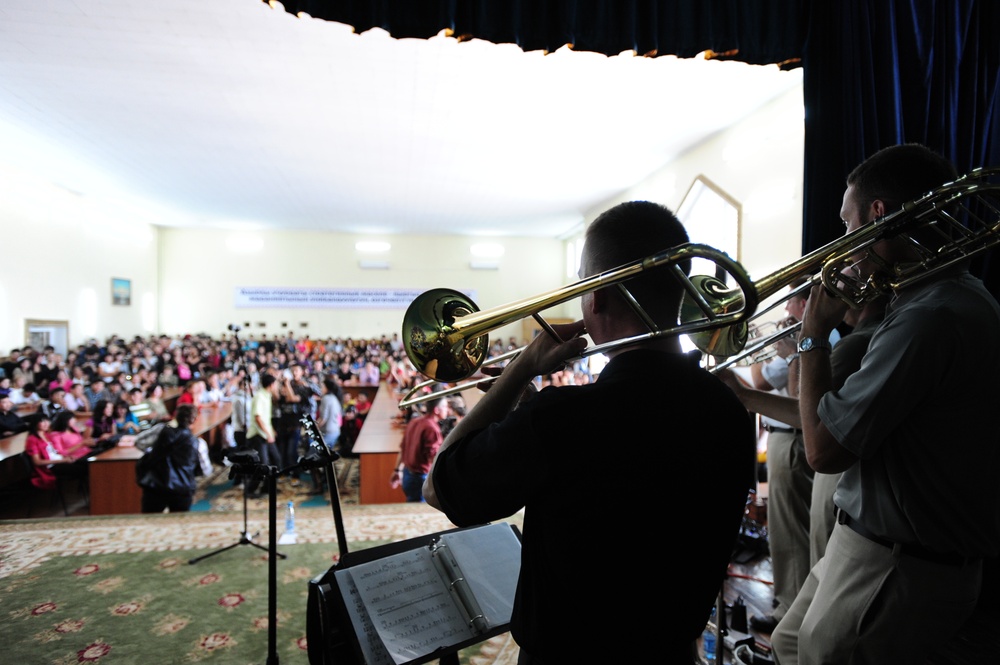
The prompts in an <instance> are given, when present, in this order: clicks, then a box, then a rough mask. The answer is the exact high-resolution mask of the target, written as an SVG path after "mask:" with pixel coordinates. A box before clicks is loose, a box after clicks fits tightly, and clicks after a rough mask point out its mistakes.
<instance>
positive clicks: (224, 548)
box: [188, 541, 243, 564]
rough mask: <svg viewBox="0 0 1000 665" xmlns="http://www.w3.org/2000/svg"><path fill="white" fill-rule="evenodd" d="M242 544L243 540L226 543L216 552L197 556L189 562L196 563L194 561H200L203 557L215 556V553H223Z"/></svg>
mask: <svg viewBox="0 0 1000 665" xmlns="http://www.w3.org/2000/svg"><path fill="white" fill-rule="evenodd" d="M242 544H243V542H242V541H240V542H238V543H233V544H232V545H226V546H225V547H223V548H222V549H221V550H215V551H214V552H209V553H208V554H202V555H201V556H197V557H195V558H193V559H191V560H190V561H188V563H189V564H194V563H198V562H199V561H201V560H202V559H207V558H208V557H210V556H213V555H215V554H221V553H222V552H225V551H227V550H231V549H233V548H234V547H239V546H240V545H242Z"/></svg>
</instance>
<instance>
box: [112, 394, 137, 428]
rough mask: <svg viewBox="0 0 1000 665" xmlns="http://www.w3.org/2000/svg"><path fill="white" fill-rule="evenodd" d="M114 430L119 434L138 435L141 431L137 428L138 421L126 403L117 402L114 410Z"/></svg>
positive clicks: (123, 401)
mask: <svg viewBox="0 0 1000 665" xmlns="http://www.w3.org/2000/svg"><path fill="white" fill-rule="evenodd" d="M114 419H115V430H116V431H118V432H119V433H121V434H138V433H139V432H140V431H142V428H141V427H139V419H138V418H136V416H135V414H134V413H132V410H131V409H130V408H129V404H128V402H126V401H125V400H118V401H116V402H115V408H114Z"/></svg>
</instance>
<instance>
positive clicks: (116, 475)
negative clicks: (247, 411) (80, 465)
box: [87, 402, 233, 515]
mask: <svg viewBox="0 0 1000 665" xmlns="http://www.w3.org/2000/svg"><path fill="white" fill-rule="evenodd" d="M232 413H233V405H232V404H231V403H229V402H223V403H222V404H221V405H219V406H217V407H207V408H203V409H201V410H200V412H199V414H198V420H196V421H195V422H194V425H192V426H191V432H192V433H193V434H194V435H195V436H196V437H203V438H204V439H205V441H206V442H207V443H208V445H209V447H212V446H213V445H217V444H218V443H219V442H220V441H221V436H222V433H223V430H224V429H225V425H226V423H227V422H229V417H230V416H231V415H232ZM168 427H169V425H168ZM142 455H143V451H142V450H140V449H138V448H135V447H134V446H119V447H117V448H112V449H111V450H106V451H104V452H103V453H101V454H99V455H96V456H94V457H91V458H90V459H89V460H88V462H90V463H89V464H88V465H87V466H88V469H89V471H90V514H91V515H122V514H131V513H141V512H142V488H141V487H139V485H138V484H137V483H136V482H135V463H136V461H137V460H138V459H139V458H140V457H142Z"/></svg>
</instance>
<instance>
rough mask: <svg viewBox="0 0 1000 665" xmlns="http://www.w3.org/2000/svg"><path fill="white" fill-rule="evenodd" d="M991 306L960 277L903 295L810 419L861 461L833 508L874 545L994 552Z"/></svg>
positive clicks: (995, 329) (998, 524) (996, 329)
mask: <svg viewBox="0 0 1000 665" xmlns="http://www.w3.org/2000/svg"><path fill="white" fill-rule="evenodd" d="M997 339H1000V306H998V305H997V302H996V300H995V299H994V298H993V297H992V296H991V295H990V294H989V293H988V292H987V291H986V289H985V288H984V286H983V284H982V282H980V281H979V280H978V279H976V278H974V277H972V276H971V275H969V274H968V273H964V272H963V273H960V274H958V275H955V276H950V277H943V278H939V279H935V280H934V281H931V282H928V283H920V284H917V285H914V286H911V287H909V288H908V289H906V290H905V291H903V292H902V293H901V294H900V295H899V296H898V297H897V298H896V299H895V300H894V301H893V302H892V303H891V304H890V307H889V309H888V311H887V313H886V317H885V320H884V321H883V322H882V324H881V325H880V326H879V328H878V330H876V331H875V334H874V336H873V337H872V340H871V343H870V344H869V347H868V353H867V354H866V355H865V357H864V360H863V361H862V364H861V368H860V370H858V371H857V372H855V373H854V374H852V375H851V376H850V377H849V378H848V379H847V381H846V383H845V384H844V386H843V388H842V389H841V390H835V391H831V392H829V393H827V394H826V395H824V396H823V397H822V399H821V400H820V403H819V416H820V418H821V419H822V421H823V423H824V424H825V425H826V427H827V429H829V430H830V432H831V434H832V435H833V436H834V437H835V438H836V439H837V440H838V441H839V442H840V444H841V445H842V446H844V447H845V448H847V449H848V450H850V451H851V452H852V453H854V454H855V455H857V456H858V457H859V458H860V459H859V461H858V462H857V463H856V464H854V465H853V466H851V467H850V468H848V469H847V470H846V471H844V474H843V476H842V478H841V481H840V484H839V486H838V488H837V491H836V493H835V495H834V502H835V503H836V504H837V506H839V507H840V508H841V509H843V510H845V511H846V512H847V513H848V514H849V515H851V516H852V517H854V518H855V519H857V520H858V521H859V522H861V523H862V524H864V525H865V526H866V527H867V528H868V529H869V530H871V531H873V532H874V533H875V534H877V535H879V536H882V537H884V538H887V539H889V540H892V541H894V542H901V543H919V544H921V545H923V546H924V547H926V548H928V549H932V550H936V551H940V552H947V553H958V554H961V555H963V556H969V557H975V556H995V555H996V554H997V553H998V552H1000V483H998V482H997V478H1000V429H998V428H997V426H996V422H995V417H994V411H995V410H996V408H997V404H1000V382H998V381H997V378H996V377H997V376H998V374H1000V346H998V345H997V344H994V343H985V342H984V340H997Z"/></svg>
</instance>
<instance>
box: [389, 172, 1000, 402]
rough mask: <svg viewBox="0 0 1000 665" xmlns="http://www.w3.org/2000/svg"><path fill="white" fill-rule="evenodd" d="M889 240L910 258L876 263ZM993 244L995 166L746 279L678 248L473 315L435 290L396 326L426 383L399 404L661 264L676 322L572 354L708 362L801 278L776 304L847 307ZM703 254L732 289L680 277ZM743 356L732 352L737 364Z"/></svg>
mask: <svg viewBox="0 0 1000 665" xmlns="http://www.w3.org/2000/svg"><path fill="white" fill-rule="evenodd" d="M918 229H929V230H930V231H931V232H933V233H936V234H939V235H940V236H941V237H942V238H947V242H946V243H944V244H943V245H942V246H941V247H939V248H931V247H928V246H926V244H924V243H921V242H920V241H919V240H918V239H917V238H915V237H914V236H913V235H912V233H913V232H914V231H916V230H918ZM893 238H898V239H901V240H902V241H904V242H906V243H907V244H908V245H910V246H911V247H913V248H914V249H915V251H916V252H917V254H918V255H919V257H920V258H919V260H917V261H914V262H912V263H908V264H905V265H895V266H890V265H887V264H886V263H885V262H884V261H882V260H881V259H880V258H879V257H878V255H877V253H876V252H874V251H873V249H872V248H873V246H874V245H876V244H877V243H879V242H881V241H883V240H889V239H893ZM998 243H1000V168H989V169H987V168H979V169H976V170H974V171H971V172H969V173H968V174H966V175H964V176H962V177H960V178H958V179H956V180H955V181H953V182H950V183H945V184H944V185H941V186H940V187H938V188H936V189H934V190H932V191H931V192H928V193H927V194H925V195H924V196H922V197H921V198H919V199H916V200H914V201H911V202H909V203H906V204H904V205H903V207H902V208H901V209H900V210H898V211H896V212H894V213H892V214H889V215H886V216H885V217H882V218H880V219H877V220H875V221H873V222H871V223H869V224H866V225H864V226H862V227H861V228H859V229H856V230H855V231H853V232H851V233H849V234H846V235H844V236H843V237H841V238H838V239H837V240H834V241H833V242H830V243H828V244H826V245H824V246H823V247H820V248H819V249H816V250H814V251H812V252H810V253H809V254H806V255H805V256H803V257H802V258H800V259H798V260H797V261H795V262H793V263H791V264H789V265H787V266H785V267H783V268H780V269H778V270H776V271H775V272H772V273H770V274H769V275H766V276H764V277H763V278H761V279H760V280H757V281H754V282H752V283H751V282H749V277H747V276H746V273H745V272H744V271H743V268H742V267H741V266H740V265H739V264H738V263H736V262H735V261H732V260H731V259H729V257H728V256H726V255H725V254H724V253H722V252H719V251H718V250H714V249H712V248H710V247H707V246H704V245H681V246H679V247H677V248H674V249H670V250H665V251H663V252H660V253H659V254H655V255H653V256H650V257H647V258H645V259H641V260H639V261H636V262H633V263H631V264H627V265H625V266H622V267H620V268H617V269H615V270H611V271H608V272H605V273H602V274H600V275H596V276H594V277H589V278H587V279H584V280H582V281H580V282H577V283H576V284H573V285H570V286H568V287H564V288H563V289H560V290H558V291H555V292H552V293H549V294H544V295H542V296H537V297H535V298H529V299H526V300H522V301H518V302H516V303H513V304H511V305H508V306H506V307H501V308H497V309H493V310H485V311H482V312H478V311H477V309H476V307H475V305H474V304H473V303H472V302H471V301H469V300H468V299H467V298H465V296H463V295H462V294H460V293H456V292H454V291H448V290H445V289H436V290H433V291H429V292H427V293H426V294H422V295H421V296H418V298H417V299H416V300H415V301H414V302H413V304H411V305H410V309H408V310H407V313H406V317H405V318H404V325H403V338H404V343H405V344H406V351H407V353H408V354H409V356H410V360H411V361H412V362H413V364H414V366H415V367H416V368H417V369H418V370H419V371H420V372H421V373H423V374H424V375H425V376H428V377H430V378H431V379H433V381H429V382H425V383H422V384H420V385H419V386H417V387H416V388H414V389H413V390H411V391H410V393H409V394H408V395H407V396H406V397H405V398H404V400H403V401H402V402H400V407H401V408H403V407H405V406H409V405H410V404H414V403H416V402H419V401H425V400H426V399H428V397H429V396H424V397H422V398H417V399H410V396H412V395H413V394H414V393H415V392H417V391H418V390H421V389H423V388H425V387H427V386H428V385H429V384H432V383H435V382H436V381H442V382H455V381H461V380H462V379H465V378H467V377H468V376H471V375H472V374H474V373H475V371H476V370H477V369H478V368H479V367H480V366H481V365H482V364H484V361H485V351H486V346H487V339H486V335H485V333H486V332H487V331H489V330H493V329H495V328H499V327H501V326H503V325H506V324H507V323H511V322H513V321H515V320H518V319H520V318H523V317H524V316H527V315H529V314H530V315H532V316H535V318H536V319H537V320H539V323H540V324H541V325H542V327H543V328H545V329H546V330H547V331H549V333H550V334H554V333H552V330H551V328H550V327H549V326H548V325H547V324H546V323H545V322H544V321H542V320H541V319H540V317H538V316H537V313H538V312H540V311H542V310H544V309H546V308H548V307H551V306H553V305H556V304H559V303H562V302H565V301H567V300H569V299H571V298H574V297H576V296H579V295H583V294H584V293H588V292H590V291H593V290H596V289H599V288H604V287H605V286H609V285H612V284H617V285H618V286H619V288H620V289H622V290H623V292H624V293H626V294H627V289H624V287H623V286H622V285H621V284H620V283H621V282H623V281H625V280H627V279H629V278H630V277H634V276H635V275H636V274H637V273H638V272H640V271H642V270H644V269H647V268H651V267H656V266H659V265H670V266H671V267H672V268H673V270H674V272H675V273H679V274H680V276H681V277H683V279H682V284H683V285H684V289H685V292H686V295H685V298H684V300H683V302H682V303H681V313H680V321H681V324H680V325H679V326H677V327H675V328H671V329H667V330H653V328H652V327H651V332H650V333H648V334H645V335H640V336H636V337H632V338H627V339H623V340H617V341H615V342H608V343H607V344H602V345H598V346H595V347H591V348H588V349H587V350H586V351H585V353H584V354H583V356H581V357H584V356H587V355H592V354H594V353H601V352H603V351H607V350H609V348H617V347H620V346H624V345H628V344H634V343H636V342H639V341H642V340H644V339H648V338H650V337H655V336H658V335H667V334H674V335H678V334H688V335H689V337H690V339H691V341H692V342H693V343H694V344H695V346H697V347H698V348H699V349H700V350H701V351H702V352H704V353H707V354H709V355H712V356H714V357H716V358H723V359H725V358H730V357H731V356H733V355H734V354H737V353H739V352H740V351H742V350H743V349H744V348H745V347H746V343H747V339H748V337H749V330H748V324H749V322H751V321H752V320H753V319H755V318H759V316H760V315H761V314H763V313H764V312H766V311H767V310H768V309H771V308H773V306H774V305H772V306H771V307H768V308H767V309H765V310H762V311H760V312H757V311H756V310H757V306H758V304H759V303H761V302H764V301H765V300H767V299H768V298H770V297H771V296H773V295H775V294H776V293H778V292H779V291H780V290H781V289H782V288H784V287H786V286H789V285H791V284H795V283H796V282H800V281H802V282H803V283H802V284H800V285H799V286H798V287H797V288H796V289H793V290H791V291H790V292H789V293H788V294H786V295H785V296H784V298H783V299H782V300H779V301H778V302H779V303H780V302H783V301H784V300H787V299H788V298H789V297H791V296H792V295H794V294H796V293H800V292H801V291H802V290H805V289H809V288H811V287H812V286H813V285H814V284H815V283H817V282H822V284H823V286H824V287H825V288H826V289H827V290H828V291H829V292H830V293H832V294H834V295H836V296H837V297H839V298H841V299H842V300H844V301H845V302H846V303H848V304H849V305H850V306H852V307H855V308H859V307H862V306H863V305H864V304H865V303H867V302H868V301H870V300H874V299H875V298H876V297H878V296H880V295H883V294H886V293H889V292H891V291H894V290H898V289H901V288H904V287H906V286H908V285H910V284H912V283H914V282H917V281H919V280H921V279H925V278H927V277H929V276H931V275H934V274H936V273H938V272H940V271H941V270H944V269H946V268H948V267H950V266H952V265H955V264H957V263H960V262H963V261H967V260H969V259H971V258H972V257H974V256H976V255H978V254H980V253H982V252H985V251H987V250H990V249H992V248H993V247H995V246H996V245H997V244H998ZM702 252H704V254H703V256H704V257H705V258H709V259H710V260H713V261H716V263H717V264H718V265H720V266H721V267H723V268H724V269H725V270H726V271H727V272H728V273H729V274H730V275H732V276H733V277H734V279H735V281H736V282H737V285H738V288H735V289H727V288H726V287H725V285H724V284H723V283H722V282H721V281H719V280H718V279H716V278H714V277H707V276H703V275H699V276H694V277H692V278H690V279H688V278H687V277H686V276H684V275H683V271H681V270H680V268H679V267H678V266H677V263H679V262H680V261H682V260H685V259H687V258H692V257H696V256H700V255H702V254H701V253H702ZM863 259H868V260H870V261H872V262H873V263H874V264H875V265H877V266H879V267H880V268H881V272H880V273H879V274H869V275H860V274H859V271H858V269H857V267H856V266H857V264H858V263H859V262H860V261H861V260H863ZM627 299H629V300H630V302H632V303H633V308H634V309H636V311H637V312H639V313H640V316H642V317H643V319H644V320H646V321H647V322H648V317H646V316H644V313H642V312H641V308H639V306H638V304H637V303H635V302H634V299H630V298H628V297H627ZM650 323H651V322H650ZM796 329H797V327H796ZM782 332H784V331H782ZM792 332H794V331H793V330H791V329H787V333H785V334H792ZM774 341H776V340H775V339H772V340H769V341H768V344H772V343H773V342H774ZM516 353H517V351H514V352H510V353H509V354H504V356H503V357H510V356H512V355H516ZM746 355H747V354H740V356H739V358H737V360H739V359H742V358H743V357H746ZM495 360H499V359H495ZM731 364H732V363H729V364H727V365H726V366H729V365H731ZM492 380H493V378H492V377H487V378H486V379H483V380H482V381H492ZM482 381H479V382H476V383H480V382H482ZM476 383H472V384H464V385H461V386H456V387H455V388H453V389H449V392H457V391H459V390H464V389H466V388H469V387H471V386H473V385H476ZM442 394H446V393H443V392H438V393H434V396H441V395H442Z"/></svg>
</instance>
